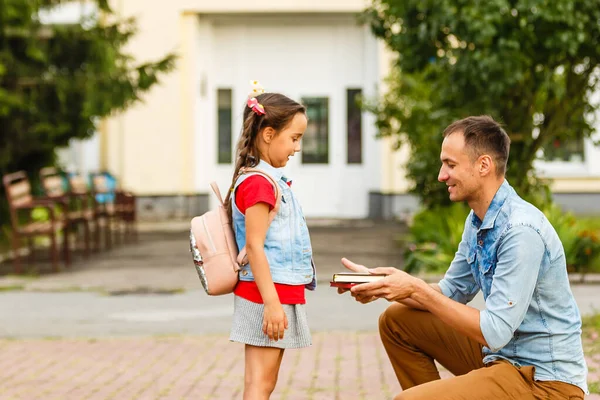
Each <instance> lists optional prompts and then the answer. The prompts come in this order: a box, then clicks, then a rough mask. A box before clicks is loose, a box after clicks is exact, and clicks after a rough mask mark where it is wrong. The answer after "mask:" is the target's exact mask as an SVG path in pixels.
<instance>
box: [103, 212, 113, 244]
mask: <svg viewBox="0 0 600 400" xmlns="http://www.w3.org/2000/svg"><path fill="white" fill-rule="evenodd" d="M110 220H111V217H110V216H109V215H107V216H106V218H105V220H104V221H105V222H106V226H105V227H104V235H105V240H106V244H105V247H106V248H107V249H110V248H111V247H112V241H111V237H110V236H111V233H110V230H111V226H110Z"/></svg>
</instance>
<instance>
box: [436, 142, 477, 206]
mask: <svg viewBox="0 0 600 400" xmlns="http://www.w3.org/2000/svg"><path fill="white" fill-rule="evenodd" d="M440 160H441V161H442V167H441V168H440V173H439V174H438V181H440V182H444V183H446V186H447V187H448V194H449V196H450V200H451V201H467V202H468V201H469V200H472V199H474V198H475V197H476V193H477V191H478V190H479V187H480V176H479V174H478V173H477V164H478V161H477V160H475V161H473V160H472V158H471V155H470V153H469V151H468V149H467V148H465V138H464V136H463V134H462V132H454V133H452V134H450V135H448V136H446V137H445V138H444V141H443V142H442V152H441V154H440Z"/></svg>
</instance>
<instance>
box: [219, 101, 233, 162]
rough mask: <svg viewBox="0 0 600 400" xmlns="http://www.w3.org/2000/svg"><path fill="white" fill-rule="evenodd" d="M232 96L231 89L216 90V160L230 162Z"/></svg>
mask: <svg viewBox="0 0 600 400" xmlns="http://www.w3.org/2000/svg"><path fill="white" fill-rule="evenodd" d="M231 98H232V96H231V89H218V90H217V135H218V140H217V146H218V148H217V162H218V163H219V164H230V163H231V159H232V156H231V154H232V151H231V124H232V117H231V111H232V99H231Z"/></svg>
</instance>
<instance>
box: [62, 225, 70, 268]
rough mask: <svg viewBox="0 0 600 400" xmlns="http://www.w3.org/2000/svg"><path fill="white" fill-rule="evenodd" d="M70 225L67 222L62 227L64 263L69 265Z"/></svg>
mask: <svg viewBox="0 0 600 400" xmlns="http://www.w3.org/2000/svg"><path fill="white" fill-rule="evenodd" d="M71 228H72V226H71V225H70V224H67V225H66V226H65V227H64V228H63V257H64V258H65V265H67V266H68V265H71V252H70V251H69V232H70V231H71Z"/></svg>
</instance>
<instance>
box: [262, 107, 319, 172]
mask: <svg viewBox="0 0 600 400" xmlns="http://www.w3.org/2000/svg"><path fill="white" fill-rule="evenodd" d="M307 122H308V121H307V119H306V116H305V115H304V114H303V113H297V114H296V115H294V118H292V121H291V122H290V123H289V124H288V125H287V126H286V127H285V128H283V129H282V130H281V132H279V134H276V132H275V131H274V130H272V129H269V128H267V129H265V131H263V138H264V141H265V145H266V148H265V149H264V151H261V154H262V156H263V157H264V158H265V161H266V162H268V163H269V164H271V165H272V166H273V167H275V168H282V167H285V166H286V165H287V163H288V161H289V159H290V157H291V156H293V155H294V154H296V153H297V152H299V151H300V141H301V140H302V136H303V135H304V132H305V131H306V125H307Z"/></svg>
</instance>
